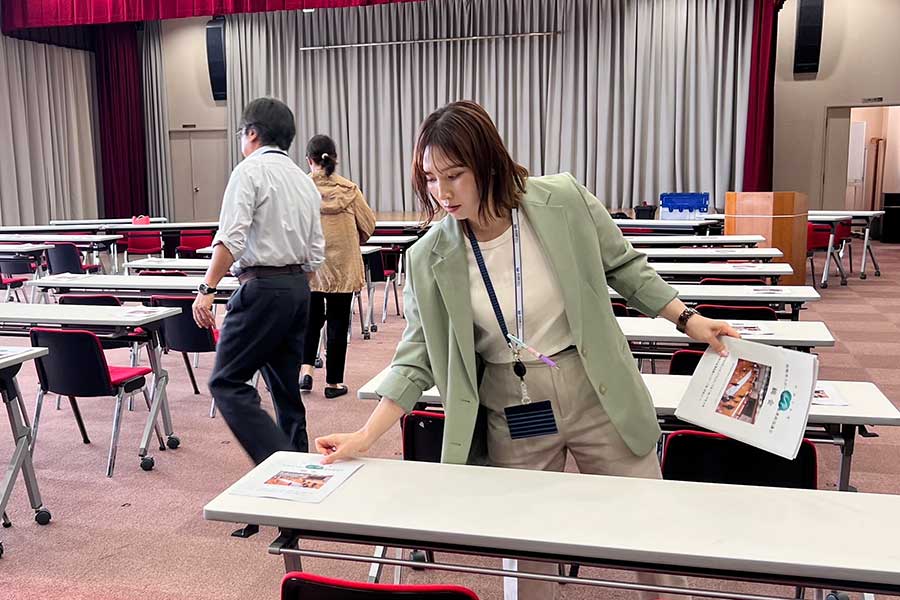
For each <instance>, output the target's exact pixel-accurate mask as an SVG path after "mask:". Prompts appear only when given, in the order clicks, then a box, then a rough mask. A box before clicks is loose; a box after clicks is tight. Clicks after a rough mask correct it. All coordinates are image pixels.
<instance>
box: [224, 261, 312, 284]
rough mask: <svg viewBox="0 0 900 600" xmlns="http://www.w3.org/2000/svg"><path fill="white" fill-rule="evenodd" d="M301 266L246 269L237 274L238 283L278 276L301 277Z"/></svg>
mask: <svg viewBox="0 0 900 600" xmlns="http://www.w3.org/2000/svg"><path fill="white" fill-rule="evenodd" d="M303 273H304V271H303V267H302V266H301V265H285V266H283V267H247V268H246V269H243V270H241V272H240V273H238V276H237V278H238V281H240V282H241V283H247V282H248V281H252V280H253V279H265V278H266V277H278V276H279V275H302V274H303Z"/></svg>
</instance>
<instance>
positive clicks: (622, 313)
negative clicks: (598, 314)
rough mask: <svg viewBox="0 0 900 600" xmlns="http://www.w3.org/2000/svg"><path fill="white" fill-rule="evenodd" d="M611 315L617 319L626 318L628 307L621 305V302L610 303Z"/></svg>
mask: <svg viewBox="0 0 900 600" xmlns="http://www.w3.org/2000/svg"><path fill="white" fill-rule="evenodd" d="M611 304H612V309H613V314H614V315H615V316H617V317H627V316H628V307H627V306H625V305H624V304H622V303H621V302H611Z"/></svg>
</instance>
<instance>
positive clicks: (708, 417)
mask: <svg viewBox="0 0 900 600" xmlns="http://www.w3.org/2000/svg"><path fill="white" fill-rule="evenodd" d="M722 343H723V344H725V346H726V348H727V349H728V353H729V354H728V356H719V355H718V354H717V353H715V352H713V351H712V350H711V349H707V351H706V352H705V353H704V355H703V357H702V358H701V359H700V363H699V364H698V365H697V368H696V370H695V371H694V375H693V376H692V377H691V381H690V383H689V384H688V387H687V389H686V390H685V392H684V397H682V399H681V402H680V403H679V404H678V408H677V409H676V410H675V416H676V417H678V418H679V419H682V420H684V421H687V422H688V423H692V424H694V425H698V426H700V427H705V428H707V429H710V430H712V431H716V432H718V433H721V434H723V435H727V436H728V437H730V438H734V439H736V440H739V441H741V442H744V443H745V444H750V445H751V446H756V447H757V448H761V449H763V450H766V451H768V452H771V453H773V454H777V455H778V456H782V457H784V458H787V459H790V460H793V459H794V458H795V457H796V456H797V452H798V451H799V450H800V442H801V441H802V440H803V434H804V433H805V431H806V423H807V419H808V418H809V407H810V404H811V401H812V395H813V390H814V389H815V384H816V379H817V377H818V372H819V361H818V358H817V357H816V356H815V355H813V354H808V353H806V352H796V351H793V350H785V349H784V348H778V347H775V346H766V345H764V344H760V343H757V342H751V341H749V340H738V339H734V338H722Z"/></svg>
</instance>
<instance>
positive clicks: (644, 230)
mask: <svg viewBox="0 0 900 600" xmlns="http://www.w3.org/2000/svg"><path fill="white" fill-rule="evenodd" d="M620 229H621V230H622V235H650V234H652V233H653V230H652V229H650V228H649V227H620Z"/></svg>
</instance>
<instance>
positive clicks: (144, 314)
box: [0, 302, 181, 327]
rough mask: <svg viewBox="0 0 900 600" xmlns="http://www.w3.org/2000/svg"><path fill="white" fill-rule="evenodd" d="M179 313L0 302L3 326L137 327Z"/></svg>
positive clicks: (168, 310) (140, 307)
mask: <svg viewBox="0 0 900 600" xmlns="http://www.w3.org/2000/svg"><path fill="white" fill-rule="evenodd" d="M180 312H181V309H180V308H164V307H160V308H151V307H147V306H89V305H80V304H26V303H19V302H4V303H0V327H2V324H10V323H16V324H20V325H22V324H24V325H84V326H105V327H140V326H141V325H147V324H148V323H155V322H156V321H160V320H162V319H165V318H167V317H172V316H175V315H177V314H178V313H180Z"/></svg>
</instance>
